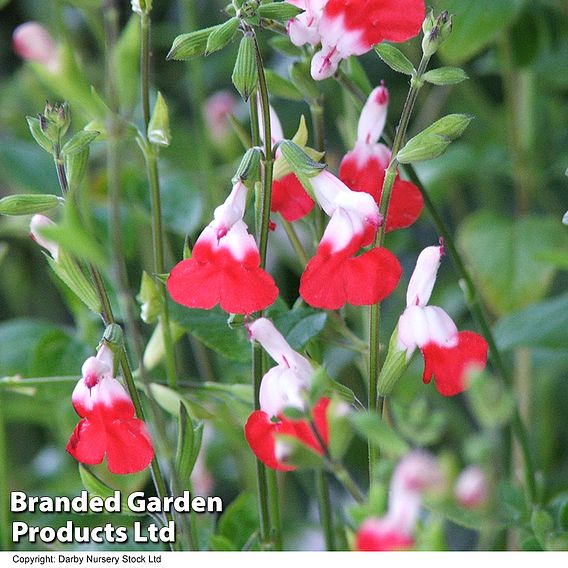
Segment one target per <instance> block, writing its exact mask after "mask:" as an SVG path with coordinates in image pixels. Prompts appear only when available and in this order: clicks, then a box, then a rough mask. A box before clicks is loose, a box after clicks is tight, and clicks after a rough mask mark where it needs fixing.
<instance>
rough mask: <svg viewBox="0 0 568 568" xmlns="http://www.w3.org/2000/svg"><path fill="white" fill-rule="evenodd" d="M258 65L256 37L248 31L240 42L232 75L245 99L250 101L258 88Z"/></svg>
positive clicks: (234, 82) (234, 83)
mask: <svg viewBox="0 0 568 568" xmlns="http://www.w3.org/2000/svg"><path fill="white" fill-rule="evenodd" d="M256 65H257V64H256V52H255V45H254V38H253V36H252V34H251V33H246V34H245V35H244V36H243V38H242V39H241V43H240V44H239V51H238V53H237V59H236V61H235V67H234V69H233V74H232V75H231V80H232V81H233V85H235V88H236V89H237V91H238V92H239V93H240V95H241V97H243V99H244V100H245V101H248V99H249V97H250V96H251V95H252V93H253V92H254V90H255V89H256V85H257V82H258V68H257V66H256Z"/></svg>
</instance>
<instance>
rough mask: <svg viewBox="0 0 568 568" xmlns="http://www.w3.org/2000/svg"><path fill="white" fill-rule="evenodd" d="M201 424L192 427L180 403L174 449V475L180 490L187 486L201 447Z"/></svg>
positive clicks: (187, 414)
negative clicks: (175, 474)
mask: <svg viewBox="0 0 568 568" xmlns="http://www.w3.org/2000/svg"><path fill="white" fill-rule="evenodd" d="M202 433H203V424H202V423H199V424H198V425H197V426H195V427H194V425H193V422H192V420H191V417H190V416H189V413H188V412H187V408H186V406H185V404H183V403H181V402H180V405H179V416H178V440H177V448H176V459H175V464H176V473H177V479H178V481H179V482H180V483H181V485H182V486H181V487H180V488H179V489H180V490H184V489H186V488H187V487H188V486H189V483H188V482H189V478H190V476H191V472H192V471H193V467H194V466H195V461H196V459H197V456H198V455H199V449H200V447H201V434H202Z"/></svg>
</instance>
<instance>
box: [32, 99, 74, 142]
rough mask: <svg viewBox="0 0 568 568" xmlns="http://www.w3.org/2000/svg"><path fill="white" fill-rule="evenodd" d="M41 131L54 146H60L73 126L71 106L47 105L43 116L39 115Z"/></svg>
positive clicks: (62, 104)
mask: <svg viewBox="0 0 568 568" xmlns="http://www.w3.org/2000/svg"><path fill="white" fill-rule="evenodd" d="M38 118H39V124H40V128H41V131H42V132H43V133H44V134H45V136H46V137H47V138H48V139H49V140H50V141H51V142H53V143H54V144H58V143H59V141H60V140H61V138H62V137H63V136H64V135H65V133H66V132H67V130H68V128H69V125H70V124H71V113H70V111H69V105H68V104H67V103H66V102H64V103H61V104H59V103H53V104H52V103H49V102H47V103H46V104H45V108H44V110H43V114H41V115H39V117H38Z"/></svg>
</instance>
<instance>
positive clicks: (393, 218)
mask: <svg viewBox="0 0 568 568" xmlns="http://www.w3.org/2000/svg"><path fill="white" fill-rule="evenodd" d="M388 99H389V97H388V91H387V89H386V88H385V87H384V86H382V85H381V86H380V87H377V88H376V89H374V90H373V91H372V93H371V94H370V96H369V98H368V99H367V102H366V103H365V106H364V107H363V110H362V111H361V116H360V119H359V127H358V131H357V143H356V145H355V148H354V149H353V150H351V151H350V152H348V153H347V154H346V155H345V157H344V158H343V160H342V161H341V164H340V166H339V178H340V179H341V181H342V182H343V183H344V184H345V185H347V187H349V188H350V189H352V190H353V191H364V192H365V193H368V194H369V195H372V196H373V198H374V200H375V202H376V203H377V205H379V204H380V202H381V196H382V192H383V182H384V179H385V170H386V168H387V167H388V165H389V162H390V158H391V151H390V150H389V149H388V148H387V147H386V146H385V145H384V144H379V143H378V140H379V138H380V137H381V134H382V131H383V128H384V125H385V120H386V113H387V106H388ZM422 207H423V200H422V194H421V193H420V190H419V189H418V188H417V187H416V186H415V185H414V184H412V183H410V182H409V181H405V180H403V179H401V178H400V175H399V174H398V173H397V176H396V179H395V182H394V186H393V188H392V193H391V198H390V202H389V209H388V214H387V226H386V230H387V232H388V231H394V230H396V229H404V228H406V227H409V226H410V225H412V224H413V223H414V222H415V221H416V219H418V217H419V216H420V213H421V212H422Z"/></svg>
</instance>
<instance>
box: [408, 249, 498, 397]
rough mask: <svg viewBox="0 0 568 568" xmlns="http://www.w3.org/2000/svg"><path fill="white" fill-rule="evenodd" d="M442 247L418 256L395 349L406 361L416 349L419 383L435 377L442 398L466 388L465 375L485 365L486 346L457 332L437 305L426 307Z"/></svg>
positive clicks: (468, 334) (473, 335) (467, 333)
mask: <svg viewBox="0 0 568 568" xmlns="http://www.w3.org/2000/svg"><path fill="white" fill-rule="evenodd" d="M442 255H443V247H442V246H439V247H427V248H425V249H424V250H423V251H422V252H421V253H420V256H419V257H418V260H417V262H416V268H415V269H414V272H413V274H412V277H411V278H410V283H409V285H408V292H407V295H406V309H405V310H404V312H403V314H402V315H401V316H400V319H399V321H398V346H399V348H400V349H403V350H406V352H407V358H410V356H411V355H412V353H413V352H414V350H415V349H416V348H417V347H418V348H419V349H420V350H421V352H422V355H423V357H424V374H423V380H424V382H425V383H429V382H430V381H431V379H432V376H434V377H435V382H436V388H437V389H438V391H439V392H440V394H442V395H444V396H454V395H456V394H459V393H460V392H462V391H463V390H465V388H466V387H467V384H466V381H467V376H468V373H469V372H470V371H471V370H472V369H474V368H477V369H482V368H483V367H485V364H486V363H487V350H488V345H487V342H486V341H485V339H484V338H483V337H482V336H481V335H479V334H477V333H474V332H472V331H462V332H458V330H457V327H456V324H455V323H454V322H453V320H452V318H450V316H449V315H448V314H447V313H446V312H445V311H444V310H443V309H442V308H439V307H438V306H428V305H427V303H428V301H429V300H430V295H431V294H432V289H433V288H434V283H435V281H436V275H437V273H438V267H439V266H440V260H441V258H442Z"/></svg>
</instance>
